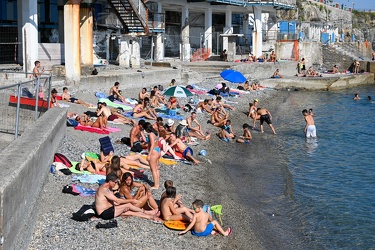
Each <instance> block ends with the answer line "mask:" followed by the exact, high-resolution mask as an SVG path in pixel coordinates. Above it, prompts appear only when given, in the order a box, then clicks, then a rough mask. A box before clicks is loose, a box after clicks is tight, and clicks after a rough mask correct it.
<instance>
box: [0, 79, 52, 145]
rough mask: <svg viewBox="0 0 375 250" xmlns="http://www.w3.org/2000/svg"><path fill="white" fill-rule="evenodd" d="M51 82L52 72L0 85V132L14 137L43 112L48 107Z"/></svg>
mask: <svg viewBox="0 0 375 250" xmlns="http://www.w3.org/2000/svg"><path fill="white" fill-rule="evenodd" d="M12 74H17V73H12ZM19 74H25V73H24V72H22V73H21V72H20V73H19ZM51 84H52V74H50V75H42V76H40V77H38V78H36V79H33V80H29V81H23V82H22V81H19V82H18V83H15V84H12V85H7V86H2V87H0V133H7V134H14V139H16V138H17V137H18V136H19V135H21V134H22V132H24V131H25V129H26V128H27V127H28V126H30V125H31V124H32V123H34V122H35V121H36V120H37V119H38V118H39V117H40V116H41V115H42V114H44V112H45V111H47V110H48V109H49V108H50V103H51ZM44 92H46V93H47V98H44Z"/></svg>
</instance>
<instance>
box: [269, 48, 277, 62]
mask: <svg viewBox="0 0 375 250" xmlns="http://www.w3.org/2000/svg"><path fill="white" fill-rule="evenodd" d="M270 62H273V63H275V62H276V54H275V51H272V52H271V54H270Z"/></svg>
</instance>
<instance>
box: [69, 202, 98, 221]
mask: <svg viewBox="0 0 375 250" xmlns="http://www.w3.org/2000/svg"><path fill="white" fill-rule="evenodd" d="M95 214H96V213H95V210H94V207H93V206H92V205H83V206H82V207H81V208H80V209H79V210H78V211H77V212H75V213H72V219H73V220H76V221H89V220H90V219H91V218H92V217H93V216H95Z"/></svg>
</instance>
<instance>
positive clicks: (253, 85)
mask: <svg viewBox="0 0 375 250" xmlns="http://www.w3.org/2000/svg"><path fill="white" fill-rule="evenodd" d="M257 90H259V86H258V84H257V83H256V82H252V83H251V89H250V91H257Z"/></svg>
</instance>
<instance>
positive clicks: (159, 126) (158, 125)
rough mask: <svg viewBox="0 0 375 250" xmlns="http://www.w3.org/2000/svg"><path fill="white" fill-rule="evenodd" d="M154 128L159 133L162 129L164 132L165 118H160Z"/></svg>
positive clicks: (153, 125)
mask: <svg viewBox="0 0 375 250" xmlns="http://www.w3.org/2000/svg"><path fill="white" fill-rule="evenodd" d="M152 127H153V128H154V129H155V130H156V131H158V132H160V129H162V130H164V123H163V117H160V116H158V117H157V118H156V122H154V124H152Z"/></svg>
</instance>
